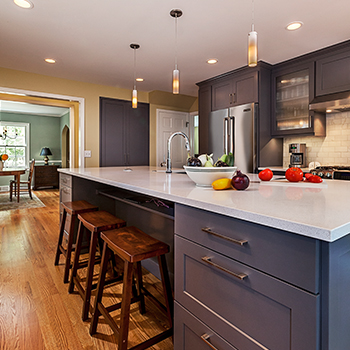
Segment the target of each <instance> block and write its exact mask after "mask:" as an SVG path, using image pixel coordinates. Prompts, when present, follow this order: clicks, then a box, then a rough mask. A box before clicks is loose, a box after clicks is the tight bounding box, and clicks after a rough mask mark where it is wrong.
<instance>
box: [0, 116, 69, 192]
mask: <svg viewBox="0 0 350 350" xmlns="http://www.w3.org/2000/svg"><path fill="white" fill-rule="evenodd" d="M0 120H1V121H15V122H22V123H29V124H30V127H29V130H30V144H29V159H35V160H36V164H38V165H40V164H42V165H43V159H44V157H43V156H40V151H41V149H42V148H43V147H49V148H50V150H51V153H52V156H49V158H50V163H51V161H60V160H61V133H62V129H63V128H64V125H66V124H67V125H68V126H69V112H68V113H67V114H65V115H64V116H63V117H61V118H58V117H48V116H40V115H32V114H19V113H18V114H17V113H7V112H0ZM56 164H60V163H56ZM22 176H23V177H24V178H26V177H27V175H22ZM10 178H11V179H12V177H8V176H2V177H0V186H5V185H8V184H9V181H10Z"/></svg>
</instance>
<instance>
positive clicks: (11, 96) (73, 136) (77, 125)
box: [0, 87, 85, 167]
mask: <svg viewBox="0 0 350 350" xmlns="http://www.w3.org/2000/svg"><path fill="white" fill-rule="evenodd" d="M0 91H1V92H0V100H4V101H16V102H24V103H29V104H38V105H45V106H54V107H66V108H69V110H70V122H69V125H70V132H69V150H70V151H71V152H70V157H69V164H70V166H72V167H84V165H85V163H84V132H83V131H84V105H85V99H84V98H81V97H73V96H64V95H57V94H49V93H44V92H36V91H27V90H19V89H11V88H4V87H0Z"/></svg>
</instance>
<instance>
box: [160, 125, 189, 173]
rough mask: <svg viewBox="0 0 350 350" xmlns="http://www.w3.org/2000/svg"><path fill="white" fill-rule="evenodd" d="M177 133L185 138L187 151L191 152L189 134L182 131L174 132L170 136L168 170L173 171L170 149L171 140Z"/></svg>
mask: <svg viewBox="0 0 350 350" xmlns="http://www.w3.org/2000/svg"><path fill="white" fill-rule="evenodd" d="M176 135H181V136H182V137H183V138H184V139H185V147H186V149H187V152H189V151H190V150H191V149H190V140H189V138H188V136H187V135H186V134H185V133H183V132H182V131H177V132H174V133H173V134H172V135H170V137H169V138H168V149H167V154H166V172H167V173H171V159H170V153H171V152H170V150H171V141H172V139H173V138H174V137H175V136H176Z"/></svg>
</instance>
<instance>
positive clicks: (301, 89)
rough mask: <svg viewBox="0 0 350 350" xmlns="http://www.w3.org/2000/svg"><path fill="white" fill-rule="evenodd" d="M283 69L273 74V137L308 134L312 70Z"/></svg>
mask: <svg viewBox="0 0 350 350" xmlns="http://www.w3.org/2000/svg"><path fill="white" fill-rule="evenodd" d="M290 70H291V69H286V70H285V72H283V71H279V72H275V73H274V74H273V89H274V91H273V96H274V98H273V102H274V104H273V105H274V109H273V118H272V121H273V123H272V134H273V135H274V136H283V135H296V134H306V133H312V115H311V114H310V111H309V103H310V100H311V99H313V93H314V88H313V79H314V73H313V69H312V67H305V66H304V67H300V68H299V69H298V68H295V70H294V71H290Z"/></svg>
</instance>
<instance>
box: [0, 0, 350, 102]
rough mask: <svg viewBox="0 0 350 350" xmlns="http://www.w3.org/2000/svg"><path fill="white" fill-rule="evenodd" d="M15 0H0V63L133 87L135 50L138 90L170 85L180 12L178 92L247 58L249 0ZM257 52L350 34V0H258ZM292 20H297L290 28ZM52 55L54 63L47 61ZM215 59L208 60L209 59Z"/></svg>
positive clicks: (316, 45) (277, 55)
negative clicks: (21, 0) (25, 0)
mask: <svg viewBox="0 0 350 350" xmlns="http://www.w3.org/2000/svg"><path fill="white" fill-rule="evenodd" d="M32 2H33V3H34V8H33V9H30V10H26V9H21V8H19V7H17V6H16V5H15V4H14V3H13V0H1V4H0V19H1V20H0V43H1V55H0V66H1V67H4V68H10V69H15V70H21V71H26V72H33V73H39V74H43V75H48V76H54V77H60V78H65V79H72V80H78V81H83V82H90V83H95V84H102V85H109V86H115V87H120V88H127V89H132V87H133V75H134V73H133V50H132V49H131V48H130V44H131V43H138V44H139V45H140V46H141V47H140V49H138V50H137V52H136V60H137V65H136V67H137V69H136V71H137V74H136V75H137V76H140V77H142V78H144V82H142V83H137V87H138V89H139V90H143V91H152V90H162V91H169V92H170V91H171V74H172V70H173V69H174V57H175V47H174V43H175V19H174V18H173V17H171V16H170V15H169V12H170V11H171V10H172V9H174V8H175V9H181V10H182V11H183V16H182V17H181V18H179V19H178V46H177V51H178V67H179V70H180V93H181V94H187V95H192V96H196V95H197V87H196V85H195V83H196V82H199V81H203V80H205V79H208V78H210V77H213V76H216V75H219V74H221V73H224V72H227V71H230V70H233V69H235V68H239V67H242V66H244V65H246V63H247V35H248V32H249V31H250V30H251V21H252V1H251V0H216V1H213V0H212V1H209V0H177V1H173V0H148V1H145V0H129V1H117V0H103V1H92V0H90V1H89V0H74V1H72V0H50V1H47V0H32ZM254 7H255V11H254V24H255V30H256V31H257V32H258V46H259V59H260V60H263V61H265V62H268V63H271V64H275V63H278V62H281V61H284V60H286V59H289V58H292V57H296V56H299V55H301V54H305V53H308V52H311V51H314V50H317V49H320V48H322V47H326V46H329V45H332V44H335V43H338V42H341V41H345V40H348V39H349V38H350V26H349V22H348V20H349V18H348V17H349V13H350V2H349V0H337V1H336V2H334V1H330V0H293V1H289V0H288V1H287V0H255V1H254ZM295 20H299V21H302V22H303V23H304V25H303V27H302V28H301V29H299V30H297V31H294V32H289V31H287V30H285V26H286V25H287V24H288V23H290V22H292V21H295ZM47 57H50V58H55V59H56V60H57V63H56V64H48V63H46V62H44V58H47ZM213 57H214V58H217V59H218V60H219V61H218V63H217V64H216V65H212V66H210V65H208V64H207V63H206V60H207V59H208V58H213Z"/></svg>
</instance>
